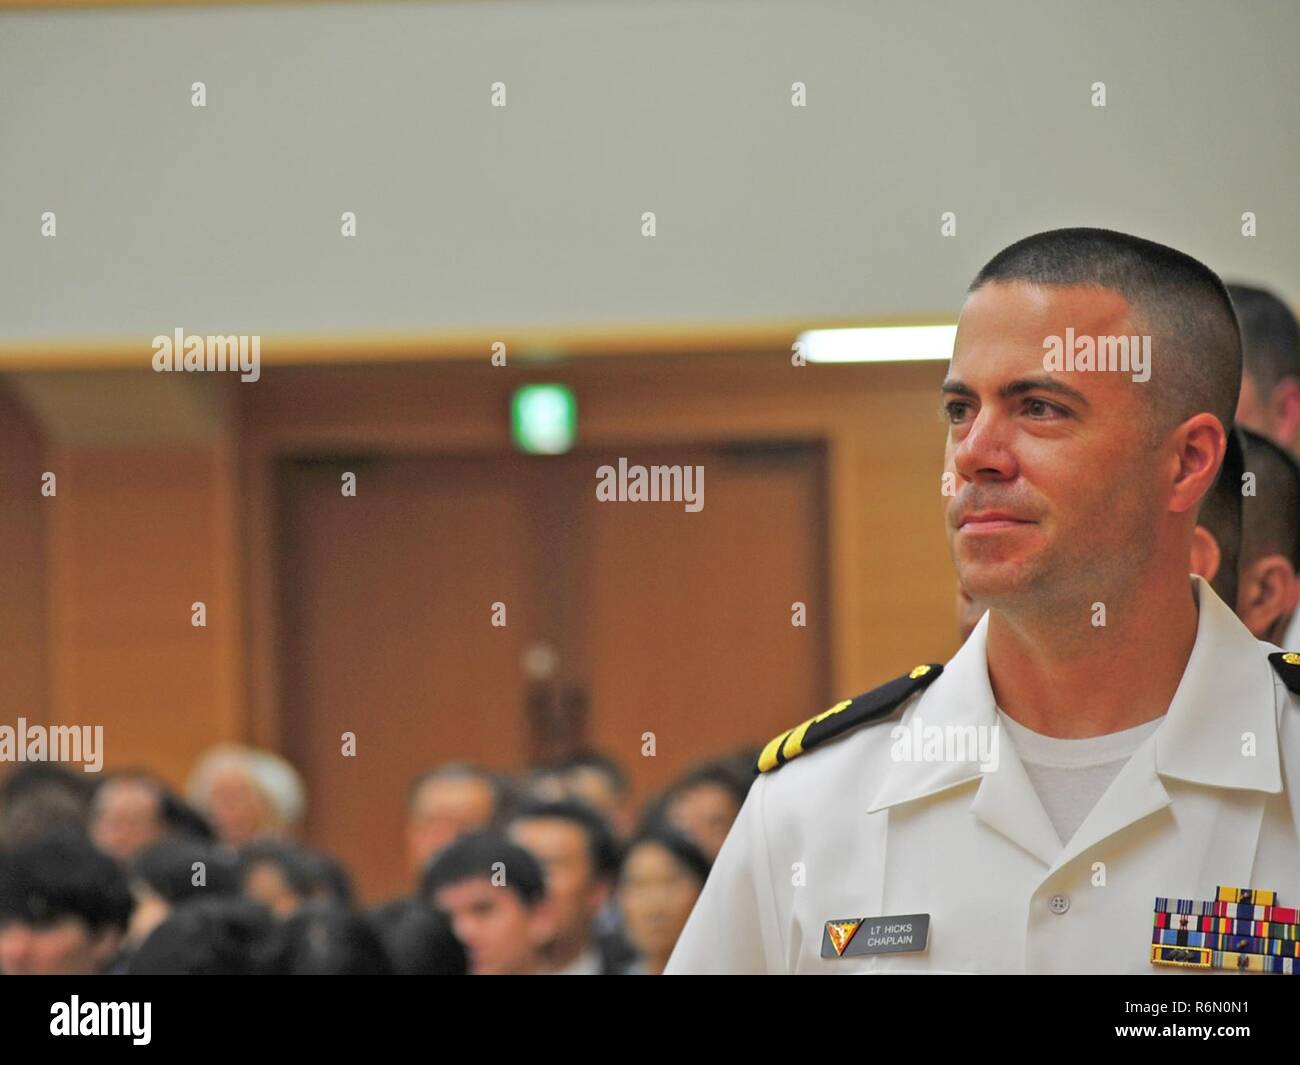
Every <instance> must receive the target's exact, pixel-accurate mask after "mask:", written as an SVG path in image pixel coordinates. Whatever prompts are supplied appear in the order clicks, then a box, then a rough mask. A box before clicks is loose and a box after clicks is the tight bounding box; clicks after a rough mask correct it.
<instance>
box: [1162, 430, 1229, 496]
mask: <svg viewBox="0 0 1300 1065" xmlns="http://www.w3.org/2000/svg"><path fill="white" fill-rule="evenodd" d="M1175 443H1176V446H1177V456H1176V457H1177V459H1178V466H1177V469H1176V471H1175V474H1174V483H1173V484H1172V485H1171V486H1170V487H1171V489H1172V493H1171V495H1170V499H1169V509H1170V510H1172V511H1173V512H1174V513H1175V514H1182V513H1183V512H1185V511H1188V510H1193V509H1194V508H1195V507H1196V506H1198V505H1199V504H1200V502H1201V500H1202V499H1203V498H1204V497H1205V496H1206V495H1207V494H1208V493H1209V491H1210V489H1212V488H1213V487H1214V479H1215V478H1216V477H1217V476H1218V475H1219V467H1220V466H1221V465H1222V463H1223V455H1224V452H1225V451H1226V450H1227V446H1228V437H1227V434H1226V433H1224V431H1223V426H1222V425H1221V424H1220V422H1219V419H1218V418H1216V417H1215V416H1214V415H1213V414H1209V413H1207V412H1202V413H1200V414H1197V415H1195V416H1194V417H1191V418H1188V419H1187V421H1185V422H1183V424H1182V425H1180V426H1179V427H1178V430H1177V435H1176V437H1175Z"/></svg>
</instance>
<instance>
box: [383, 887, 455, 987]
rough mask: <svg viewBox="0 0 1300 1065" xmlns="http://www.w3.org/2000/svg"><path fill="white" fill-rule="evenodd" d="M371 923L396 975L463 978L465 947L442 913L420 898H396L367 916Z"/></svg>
mask: <svg viewBox="0 0 1300 1065" xmlns="http://www.w3.org/2000/svg"><path fill="white" fill-rule="evenodd" d="M370 923H371V925H372V926H373V927H374V929H375V931H376V932H377V933H378V934H379V938H380V939H381V940H382V941H383V944H384V949H385V950H386V951H387V953H388V957H389V959H390V960H391V961H392V963H393V971H394V972H395V973H396V974H397V975H398V976H464V975H466V973H467V972H468V971H469V962H468V959H467V958H466V957H465V948H464V947H463V946H462V945H461V942H460V940H458V939H457V938H456V936H455V934H454V933H453V932H452V930H451V921H450V920H449V919H448V918H447V915H446V914H445V913H441V912H439V911H438V910H435V909H434V908H433V907H432V906H430V905H428V903H425V902H423V901H421V900H419V899H397V900H396V901H394V902H388V903H385V904H384V905H383V906H380V907H379V908H377V909H376V910H374V911H373V912H372V913H371V914H370Z"/></svg>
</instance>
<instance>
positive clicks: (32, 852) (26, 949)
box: [0, 829, 131, 976]
mask: <svg viewBox="0 0 1300 1065" xmlns="http://www.w3.org/2000/svg"><path fill="white" fill-rule="evenodd" d="M130 917H131V892H130V890H129V889H128V887H127V880H126V874H125V873H124V872H123V871H122V869H121V867H120V866H119V865H118V863H117V862H115V861H114V860H113V859H112V858H110V857H109V856H108V855H107V854H104V853H103V852H102V851H100V850H98V849H97V848H96V847H95V845H94V844H93V843H91V842H90V840H89V839H87V838H86V836H85V834H84V833H82V832H80V831H77V830H69V829H59V830H55V831H53V832H50V833H48V834H47V835H45V836H41V837H37V838H35V839H25V840H23V841H21V842H19V843H16V844H14V845H13V846H11V847H8V848H6V849H5V850H3V851H0V973H4V974H6V975H8V976H49V975H64V976H89V975H93V974H96V973H104V972H109V971H112V970H113V969H114V967H115V963H116V960H117V955H118V953H119V951H120V950H121V947H122V943H123V939H124V937H125V935H126V929H127V923H128V921H129V920H130Z"/></svg>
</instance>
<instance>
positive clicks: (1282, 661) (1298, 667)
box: [1268, 651, 1300, 695]
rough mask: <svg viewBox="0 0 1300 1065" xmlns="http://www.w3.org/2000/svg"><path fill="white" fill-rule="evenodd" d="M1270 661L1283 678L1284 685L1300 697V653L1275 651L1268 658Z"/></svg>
mask: <svg viewBox="0 0 1300 1065" xmlns="http://www.w3.org/2000/svg"><path fill="white" fill-rule="evenodd" d="M1268 661H1269V664H1270V665H1272V667H1273V668H1274V669H1275V670H1276V671H1277V675H1278V676H1279V677H1281V678H1282V683H1283V684H1285V685H1286V686H1287V687H1288V688H1290V689H1291V691H1293V692H1295V693H1296V694H1297V695H1300V653H1297V652H1295V651H1274V652H1273V653H1272V654H1271V655H1269V656H1268Z"/></svg>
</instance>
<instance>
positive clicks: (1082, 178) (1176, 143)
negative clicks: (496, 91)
mask: <svg viewBox="0 0 1300 1065" xmlns="http://www.w3.org/2000/svg"><path fill="white" fill-rule="evenodd" d="M1298 43H1300V5H1298V4H1296V3H1294V2H1286V0H1282V2H1268V0H1253V2H1251V3H1233V4H1224V3H1219V2H1200V0H1195V2H1184V0H1161V2H1149V3H1141V4H1135V3H1128V2H1107V3H1081V2H1077V0H1076V2H1062V3H1058V2H1012V0H999V2H993V3H981V4H973V3H964V2H944V3H926V2H910V0H891V2H874V3H835V2H829V0H816V2H813V0H801V2H798V3H756V2H753V0H746V2H731V0H712V2H700V0H696V2H677V3H650V2H578V0H563V2H562V0H547V2H537V0H534V2H526V0H524V2H479V3H396V2H395V3H388V4H372V5H359V4H358V5H334V4H326V5H321V6H298V5H293V6H253V7H244V6H239V7H193V8H180V9H168V8H161V7H144V8H127V9H108V10H93V9H80V10H73V11H58V10H50V11H37V12H25V13H21V12H20V13H14V12H10V13H5V14H3V15H0V351H5V350H7V351H10V352H13V351H15V350H19V349H21V348H22V345H23V343H24V342H29V341H32V340H59V339H65V338H66V339H83V338H110V339H111V338H122V339H129V338H134V337H137V336H138V337H140V338H141V342H142V343H143V344H145V345H146V347H147V338H148V337H150V336H152V335H154V334H155V333H160V332H168V331H170V330H172V329H174V328H175V327H176V326H182V327H184V328H186V329H189V330H191V331H213V330H215V331H220V332H231V333H235V332H244V333H263V334H268V335H277V334H297V333H311V334H337V333H350V332H420V333H429V334H436V333H437V332H438V331H440V330H448V329H459V328H478V327H486V328H489V329H490V328H494V327H502V326H520V325H528V324H543V323H549V324H555V325H575V326H576V325H582V324H584V323H593V322H602V323H603V322H662V323H681V322H688V321H691V320H707V321H711V322H723V321H746V320H766V319H789V320H797V321H807V322H813V321H821V320H832V319H853V318H860V319H871V318H877V317H882V316H895V315H916V314H929V313H944V314H951V313H952V312H953V311H954V309H955V307H956V306H957V305H958V303H959V302H960V297H961V293H962V290H963V288H964V286H965V284H966V283H967V281H968V280H969V277H970V275H971V274H972V273H973V272H974V270H975V269H976V268H978V266H979V265H980V264H981V263H982V262H983V261H984V260H985V259H987V258H988V257H989V256H990V255H991V254H992V253H993V252H994V251H996V250H997V249H998V248H999V247H1001V246H1002V245H1004V244H1006V243H1008V242H1009V241H1010V240H1012V239H1014V238H1016V237H1018V236H1022V235H1024V234H1026V233H1029V232H1032V231H1035V230H1038V229H1043V228H1048V227H1052V226H1057V225H1064V224H1098V225H1106V226H1112V227H1116V228H1121V229H1126V230H1130V231H1133V232H1136V233H1139V234H1141V235H1144V236H1148V237H1151V238H1154V239H1157V240H1162V241H1165V242H1168V243H1171V244H1173V245H1175V246H1176V247H1179V248H1181V249H1183V250H1186V251H1189V252H1191V253H1193V254H1195V255H1197V256H1200V257H1202V258H1204V259H1205V260H1206V261H1208V262H1209V263H1210V264H1211V265H1212V266H1214V267H1215V268H1216V269H1218V270H1220V272H1222V273H1225V274H1227V275H1231V276H1239V277H1242V278H1246V279H1260V280H1263V281H1266V282H1268V283H1270V284H1271V285H1273V286H1275V287H1277V288H1278V289H1279V290H1281V291H1282V292H1283V294H1284V295H1286V296H1287V297H1289V298H1290V299H1292V300H1295V299H1297V298H1300V207H1298V206H1297V196H1296V194H1297V189H1298V188H1300V180H1298V178H1300V135H1298V133H1297V126H1298V125H1300V123H1298V121H1297V119H1298V112H1300V65H1298V64H1297V59H1296V47H1297V44H1298ZM196 80H202V81H205V82H206V83H207V87H208V106H207V108H206V109H204V110H197V109H194V108H192V107H191V106H190V100H189V98H190V84H191V82H193V81H196ZM496 80H501V81H504V82H506V84H507V86H508V101H509V106H508V107H507V108H506V109H505V110H504V111H503V110H497V109H493V108H491V107H490V106H489V85H490V84H491V83H492V82H493V81H496ZM796 80H801V81H804V82H806V83H807V85H808V100H809V105H808V107H807V108H806V109H803V110H797V109H794V108H792V107H791V106H790V87H791V83H792V82H794V81H796ZM1094 81H1104V82H1105V83H1106V86H1107V93H1108V106H1107V107H1106V108H1105V109H1095V108H1093V107H1092V106H1091V105H1090V102H1089V97H1090V85H1091V83H1092V82H1094ZM45 210H53V211H56V212H57V216H58V236H57V238H56V239H53V240H49V239H43V238H42V237H41V236H40V234H39V220H40V214H41V212H42V211H45ZM344 210H354V211H356V212H357V213H358V216H359V226H360V235H359V237H358V238H357V239H355V240H351V241H348V240H344V239H342V238H341V237H340V236H339V214H340V212H342V211H344ZM645 210H653V211H656V212H657V214H658V226H659V233H658V236H657V237H656V238H655V239H653V240H647V239H644V238H642V237H641V236H640V233H639V225H640V221H639V220H640V214H641V212H642V211H645ZM947 210H951V211H956V212H957V215H958V235H957V237H956V238H955V239H943V238H941V237H940V236H939V215H940V213H941V212H943V211H947ZM1246 210H1253V211H1255V212H1257V214H1258V218H1259V235H1258V236H1257V237H1255V238H1254V239H1244V238H1243V237H1242V236H1241V235H1240V232H1239V229H1240V222H1239V217H1240V215H1241V213H1242V212H1243V211H1246Z"/></svg>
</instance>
